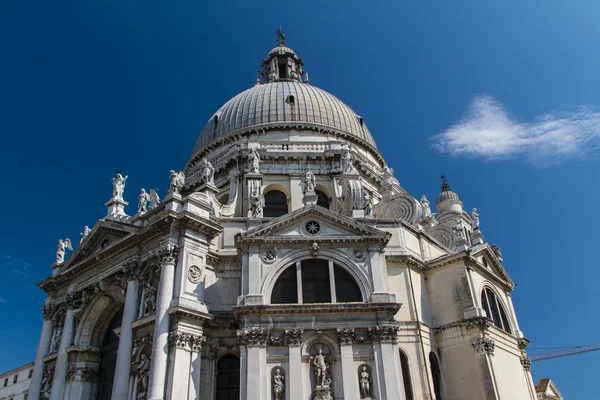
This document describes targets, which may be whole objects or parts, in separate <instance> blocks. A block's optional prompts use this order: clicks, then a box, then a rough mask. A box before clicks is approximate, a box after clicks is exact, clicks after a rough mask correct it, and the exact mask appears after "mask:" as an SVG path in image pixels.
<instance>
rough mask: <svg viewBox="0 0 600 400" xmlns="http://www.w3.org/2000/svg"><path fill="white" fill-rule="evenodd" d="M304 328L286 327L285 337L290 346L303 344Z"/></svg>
mask: <svg viewBox="0 0 600 400" xmlns="http://www.w3.org/2000/svg"><path fill="white" fill-rule="evenodd" d="M303 334H304V329H286V331H285V338H286V339H287V344H288V346H300V345H301V344H302V335H303Z"/></svg>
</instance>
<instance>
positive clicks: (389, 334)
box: [369, 326, 406, 400]
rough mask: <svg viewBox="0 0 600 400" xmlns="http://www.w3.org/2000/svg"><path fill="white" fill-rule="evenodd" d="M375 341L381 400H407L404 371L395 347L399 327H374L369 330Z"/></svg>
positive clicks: (374, 350) (374, 348)
mask: <svg viewBox="0 0 600 400" xmlns="http://www.w3.org/2000/svg"><path fill="white" fill-rule="evenodd" d="M369 333H370V335H371V339H372V340H373V353H374V354H375V370H376V374H377V376H376V377H375V378H376V379H377V382H378V383H379V385H378V386H379V392H380V395H379V396H380V398H382V399H387V400H405V399H406V394H405V393H404V385H402V384H401V382H402V371H401V370H399V369H398V368H397V367H398V366H399V365H400V360H397V361H396V358H399V357H400V355H399V353H398V349H397V346H394V342H395V341H396V337H397V335H398V327H397V326H374V327H372V328H369Z"/></svg>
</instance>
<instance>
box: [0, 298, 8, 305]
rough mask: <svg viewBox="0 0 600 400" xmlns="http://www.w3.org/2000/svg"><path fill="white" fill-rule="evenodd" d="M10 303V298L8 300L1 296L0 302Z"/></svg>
mask: <svg viewBox="0 0 600 400" xmlns="http://www.w3.org/2000/svg"><path fill="white" fill-rule="evenodd" d="M6 303H8V300H6V299H5V298H4V297H2V296H0V304H6Z"/></svg>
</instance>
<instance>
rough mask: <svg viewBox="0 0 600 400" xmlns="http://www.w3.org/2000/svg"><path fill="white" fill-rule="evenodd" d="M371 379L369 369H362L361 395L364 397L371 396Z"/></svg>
mask: <svg viewBox="0 0 600 400" xmlns="http://www.w3.org/2000/svg"><path fill="white" fill-rule="evenodd" d="M371 382H372V380H371V377H370V376H369V371H367V367H362V371H360V393H361V394H362V396H363V397H369V396H370V395H371Z"/></svg>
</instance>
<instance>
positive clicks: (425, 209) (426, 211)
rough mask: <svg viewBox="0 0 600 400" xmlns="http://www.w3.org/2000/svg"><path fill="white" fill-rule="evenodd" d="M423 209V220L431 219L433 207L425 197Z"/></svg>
mask: <svg viewBox="0 0 600 400" xmlns="http://www.w3.org/2000/svg"><path fill="white" fill-rule="evenodd" d="M421 208H422V209H423V218H429V217H431V206H430V205H429V200H427V197H425V195H423V196H421Z"/></svg>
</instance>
